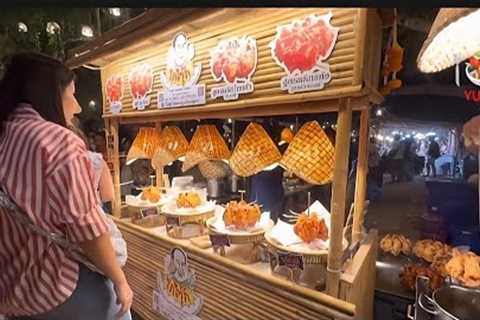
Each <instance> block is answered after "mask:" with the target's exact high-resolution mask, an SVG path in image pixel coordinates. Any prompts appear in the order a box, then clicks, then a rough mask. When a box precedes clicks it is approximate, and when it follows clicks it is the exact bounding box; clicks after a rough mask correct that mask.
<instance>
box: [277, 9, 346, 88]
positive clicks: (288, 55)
mask: <svg viewBox="0 0 480 320" xmlns="http://www.w3.org/2000/svg"><path fill="white" fill-rule="evenodd" d="M331 18H332V13H331V12H329V13H327V14H324V15H321V16H317V15H316V14H312V15H309V16H307V17H305V18H304V19H302V20H295V21H292V22H291V23H289V24H286V25H282V26H278V27H277V34H276V36H275V38H274V40H273V41H272V42H271V43H270V44H269V46H270V48H271V54H272V57H273V59H274V60H275V62H276V63H277V64H278V65H279V66H281V67H282V68H283V69H284V70H285V71H286V72H287V76H284V77H282V79H281V80H280V86H281V89H282V90H285V91H288V93H296V92H304V91H314V90H321V89H323V88H324V86H325V84H326V83H328V82H329V81H330V80H331V79H332V74H331V72H330V65H329V64H328V63H324V62H323V61H324V60H326V59H327V58H328V57H329V56H330V54H331V53H332V51H333V47H334V46H335V43H336V41H337V36H338V32H339V30H340V28H336V27H333V26H332V25H331V24H330V19H331Z"/></svg>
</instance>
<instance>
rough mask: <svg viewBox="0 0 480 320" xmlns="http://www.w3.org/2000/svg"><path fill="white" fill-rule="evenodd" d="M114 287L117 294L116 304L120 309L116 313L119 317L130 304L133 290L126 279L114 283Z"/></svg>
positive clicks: (128, 308) (118, 317)
mask: <svg viewBox="0 0 480 320" xmlns="http://www.w3.org/2000/svg"><path fill="white" fill-rule="evenodd" d="M114 288H115V293H116V294H117V304H119V305H120V306H121V308H120V311H119V312H118V313H117V319H120V318H121V317H122V316H123V315H124V314H125V313H126V312H127V311H128V310H130V307H131V306H132V301H133V292H132V289H130V286H129V285H128V282H127V281H123V282H122V283H120V284H118V285H117V284H114Z"/></svg>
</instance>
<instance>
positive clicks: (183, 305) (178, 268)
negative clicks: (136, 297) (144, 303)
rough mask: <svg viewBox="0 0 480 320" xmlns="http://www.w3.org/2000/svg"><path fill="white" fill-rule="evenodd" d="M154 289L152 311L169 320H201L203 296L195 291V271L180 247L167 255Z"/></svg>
mask: <svg viewBox="0 0 480 320" xmlns="http://www.w3.org/2000/svg"><path fill="white" fill-rule="evenodd" d="M163 262H164V268H163V272H159V273H158V278H157V288H155V289H154V290H153V304H152V307H153V310H154V311H155V312H157V313H159V314H160V315H162V316H163V317H164V318H165V319H167V320H200V318H199V317H198V314H199V313H200V311H201V310H202V307H203V302H204V298H203V297H202V296H201V295H199V294H198V293H196V292H195V281H196V277H195V272H194V271H193V270H192V269H190V268H189V265H188V257H187V254H186V253H185V251H183V250H182V249H180V248H173V249H172V250H171V251H170V253H169V254H168V255H166V256H165V258H164V261H163Z"/></svg>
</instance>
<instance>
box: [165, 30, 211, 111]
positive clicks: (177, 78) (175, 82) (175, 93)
mask: <svg viewBox="0 0 480 320" xmlns="http://www.w3.org/2000/svg"><path fill="white" fill-rule="evenodd" d="M194 57H195V48H194V46H193V44H192V43H190V41H188V38H187V35H186V34H185V33H183V32H180V33H178V34H177V35H175V37H174V39H173V42H172V47H171V48H170V49H169V50H168V54H167V58H166V70H165V72H161V73H160V82H161V83H162V86H163V88H164V91H163V92H159V94H158V107H159V108H171V107H181V106H191V105H201V104H205V103H206V98H205V85H204V84H197V82H198V79H199V78H200V73H201V72H202V65H201V63H194V62H193V59H194Z"/></svg>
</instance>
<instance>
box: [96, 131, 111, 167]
mask: <svg viewBox="0 0 480 320" xmlns="http://www.w3.org/2000/svg"><path fill="white" fill-rule="evenodd" d="M94 143H95V152H98V153H100V154H102V156H103V159H105V160H106V159H107V158H108V155H107V142H106V141H105V134H104V132H95V135H94Z"/></svg>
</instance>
